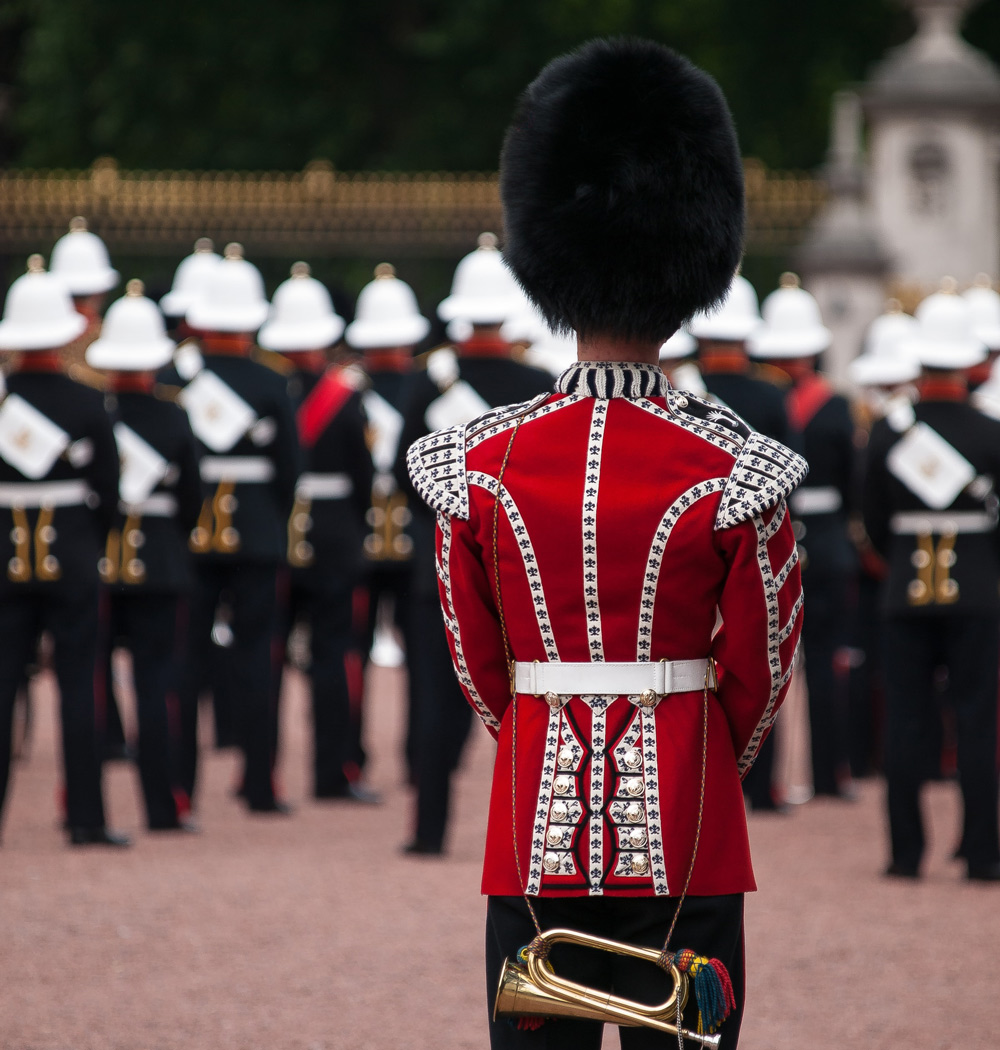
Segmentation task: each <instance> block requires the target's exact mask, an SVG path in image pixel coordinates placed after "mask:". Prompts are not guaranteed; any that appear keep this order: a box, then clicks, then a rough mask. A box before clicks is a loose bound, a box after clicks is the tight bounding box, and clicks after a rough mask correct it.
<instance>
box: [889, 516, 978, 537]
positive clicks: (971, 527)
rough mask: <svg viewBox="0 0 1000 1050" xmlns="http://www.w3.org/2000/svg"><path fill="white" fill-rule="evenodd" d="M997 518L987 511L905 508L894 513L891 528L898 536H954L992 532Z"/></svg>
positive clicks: (890, 523) (890, 520)
mask: <svg viewBox="0 0 1000 1050" xmlns="http://www.w3.org/2000/svg"><path fill="white" fill-rule="evenodd" d="M996 527H997V520H996V518H995V517H994V516H993V515H992V514H988V513H987V512H986V511H976V510H959V511H947V510H928V511H923V510H905V511H900V512H899V513H898V514H893V516H892V517H891V518H890V519H889V528H890V529H891V530H892V532H894V533H895V534H896V535H897V536H929V535H930V534H931V533H934V532H936V533H939V534H941V535H944V536H954V535H956V534H957V533H959V532H992V531H993V530H994V529H995V528H996Z"/></svg>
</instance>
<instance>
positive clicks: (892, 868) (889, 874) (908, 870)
mask: <svg viewBox="0 0 1000 1050" xmlns="http://www.w3.org/2000/svg"><path fill="white" fill-rule="evenodd" d="M885 877H886V878H887V879H919V878H920V872H919V870H918V869H917V868H915V867H911V866H910V865H909V864H896V863H895V862H893V863H892V864H890V865H889V867H888V868H886V869H885Z"/></svg>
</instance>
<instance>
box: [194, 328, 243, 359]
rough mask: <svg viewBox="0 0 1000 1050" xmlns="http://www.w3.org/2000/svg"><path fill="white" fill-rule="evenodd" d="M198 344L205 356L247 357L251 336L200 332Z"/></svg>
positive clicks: (234, 333) (237, 333) (236, 333)
mask: <svg viewBox="0 0 1000 1050" xmlns="http://www.w3.org/2000/svg"><path fill="white" fill-rule="evenodd" d="M199 342H200V343H201V348H202V350H204V351H205V353H206V354H229V355H230V356H232V357H247V356H249V354H250V351H251V349H252V348H253V336H251V335H247V334H246V332H201V333H199Z"/></svg>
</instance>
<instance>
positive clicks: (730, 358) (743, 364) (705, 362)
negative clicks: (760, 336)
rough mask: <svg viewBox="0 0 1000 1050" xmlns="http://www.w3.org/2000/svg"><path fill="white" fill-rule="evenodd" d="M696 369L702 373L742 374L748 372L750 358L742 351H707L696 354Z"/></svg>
mask: <svg viewBox="0 0 1000 1050" xmlns="http://www.w3.org/2000/svg"><path fill="white" fill-rule="evenodd" d="M698 367H699V368H700V369H701V371H702V372H703V373H705V374H706V375H707V374H711V373H719V372H722V373H727V372H728V373H733V372H738V373H741V374H742V373H744V372H749V371H750V358H749V357H747V355H746V354H745V353H743V351H742V350H709V351H708V352H707V353H704V352H703V353H700V354H698Z"/></svg>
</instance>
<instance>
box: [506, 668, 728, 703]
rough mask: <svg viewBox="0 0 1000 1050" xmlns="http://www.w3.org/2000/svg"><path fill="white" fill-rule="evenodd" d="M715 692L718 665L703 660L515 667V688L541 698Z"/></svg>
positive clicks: (519, 691)
mask: <svg viewBox="0 0 1000 1050" xmlns="http://www.w3.org/2000/svg"><path fill="white" fill-rule="evenodd" d="M706 673H707V674H708V676H709V681H708V685H709V688H710V689H712V688H715V664H714V662H711V661H710V660H707V659H701V660H660V661H659V662H657V663H652V662H649V661H644V662H642V663H634V664H614V663H564V662H561V661H560V662H556V663H541V662H538V661H532V662H531V663H526V662H523V661H520V660H518V661H517V662H516V663H515V664H514V688H515V690H516V691H517V692H518V693H524V694H527V695H530V696H541V695H542V694H543V693H556V694H559V695H561V696H580V695H584V694H585V695H588V696H589V695H593V694H601V693H605V694H614V695H615V696H626V695H633V694H641V693H643V692H646V691H647V690H652V692H654V693H656V694H657V695H658V696H663V695H664V694H666V693H693V692H697V691H700V690H701V689H702V688H703V687H704V685H705V676H706Z"/></svg>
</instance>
